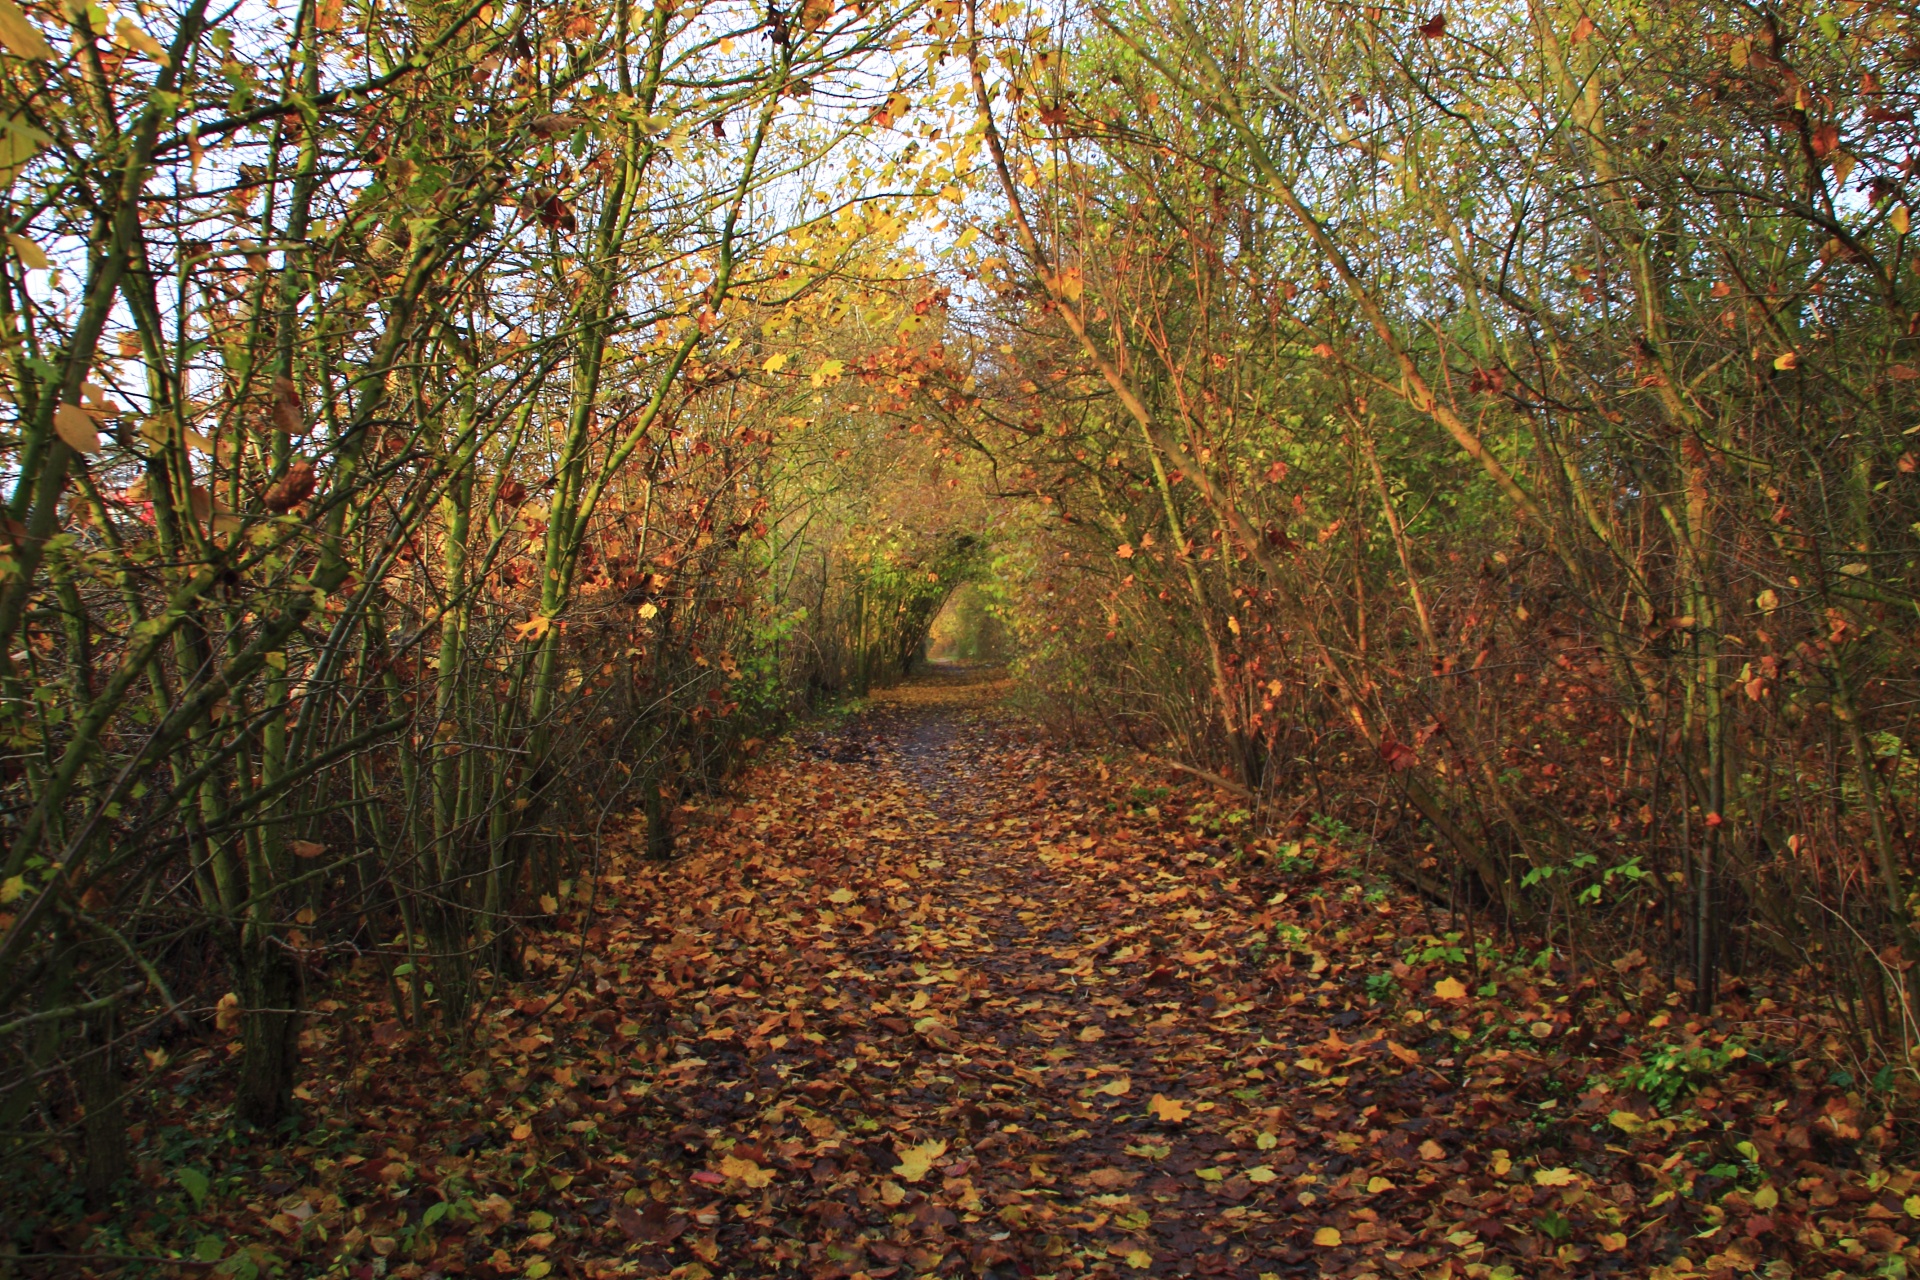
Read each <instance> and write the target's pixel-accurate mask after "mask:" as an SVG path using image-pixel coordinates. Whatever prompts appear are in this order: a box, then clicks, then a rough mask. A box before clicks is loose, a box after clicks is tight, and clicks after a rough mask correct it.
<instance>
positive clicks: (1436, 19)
mask: <svg viewBox="0 0 1920 1280" xmlns="http://www.w3.org/2000/svg"><path fill="white" fill-rule="evenodd" d="M1445 34H1447V15H1446V14H1444V13H1436V14H1434V15H1433V16H1432V17H1431V18H1428V19H1427V21H1426V23H1425V25H1423V26H1422V27H1421V28H1420V35H1421V37H1422V38H1423V39H1427V40H1438V39H1439V38H1440V37H1441V36H1443V35H1445Z"/></svg>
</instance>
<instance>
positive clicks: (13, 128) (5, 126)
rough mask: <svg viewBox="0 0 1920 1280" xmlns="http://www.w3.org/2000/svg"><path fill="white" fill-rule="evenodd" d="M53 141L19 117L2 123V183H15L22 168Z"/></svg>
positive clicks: (0, 123) (0, 138)
mask: <svg viewBox="0 0 1920 1280" xmlns="http://www.w3.org/2000/svg"><path fill="white" fill-rule="evenodd" d="M51 141H52V139H51V138H49V137H48V136H47V135H46V134H44V133H42V132H40V130H38V129H35V128H33V127H32V126H30V125H28V124H27V123H25V122H24V121H23V120H21V118H20V117H19V116H9V117H7V118H6V119H5V120H4V121H0V183H7V182H12V181H13V176H14V175H15V174H16V173H18V172H20V169H21V166H23V165H25V164H26V163H27V161H29V160H31V159H33V157H34V156H35V154H37V153H38V152H39V150H40V148H42V147H44V146H46V145H47V143H49V142H51Z"/></svg>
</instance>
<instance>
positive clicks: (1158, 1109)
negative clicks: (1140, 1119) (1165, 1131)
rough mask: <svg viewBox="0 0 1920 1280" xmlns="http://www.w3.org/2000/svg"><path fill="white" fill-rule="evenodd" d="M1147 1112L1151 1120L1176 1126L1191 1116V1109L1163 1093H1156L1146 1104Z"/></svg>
mask: <svg viewBox="0 0 1920 1280" xmlns="http://www.w3.org/2000/svg"><path fill="white" fill-rule="evenodd" d="M1147 1110H1148V1111H1151V1112H1152V1113H1153V1118H1154V1119H1156V1120H1159V1121H1163V1122H1164V1123H1167V1124H1178V1123H1180V1122H1181V1121H1182V1120H1185V1119H1186V1118H1187V1117H1188V1116H1190V1115H1192V1114H1193V1108H1192V1107H1189V1106H1188V1105H1187V1104H1186V1103H1184V1102H1178V1101H1176V1100H1174V1099H1172V1098H1169V1097H1168V1096H1167V1095H1166V1094H1164V1093H1156V1094H1154V1095H1153V1097H1152V1098H1151V1099H1149V1100H1148V1102H1147Z"/></svg>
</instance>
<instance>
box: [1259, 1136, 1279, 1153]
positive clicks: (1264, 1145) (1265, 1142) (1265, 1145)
mask: <svg viewBox="0 0 1920 1280" xmlns="http://www.w3.org/2000/svg"><path fill="white" fill-rule="evenodd" d="M1253 1145H1254V1146H1256V1147H1258V1148H1260V1149H1261V1150H1262V1151H1271V1150H1273V1149H1274V1148H1275V1147H1277V1146H1279V1145H1280V1139H1279V1138H1277V1137H1275V1136H1274V1135H1273V1134H1271V1133H1262V1134H1261V1135H1260V1136H1259V1137H1257V1138H1255V1139H1254V1140H1253Z"/></svg>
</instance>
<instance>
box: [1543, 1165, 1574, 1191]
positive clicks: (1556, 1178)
mask: <svg viewBox="0 0 1920 1280" xmlns="http://www.w3.org/2000/svg"><path fill="white" fill-rule="evenodd" d="M1578 1176H1579V1175H1577V1174H1575V1173H1574V1171H1573V1170H1571V1169H1535V1170H1534V1171H1533V1180H1534V1182H1535V1183H1536V1184H1538V1185H1540V1186H1543V1187H1570V1186H1572V1185H1573V1184H1574V1180H1575V1179H1576V1178H1577V1177H1578Z"/></svg>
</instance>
